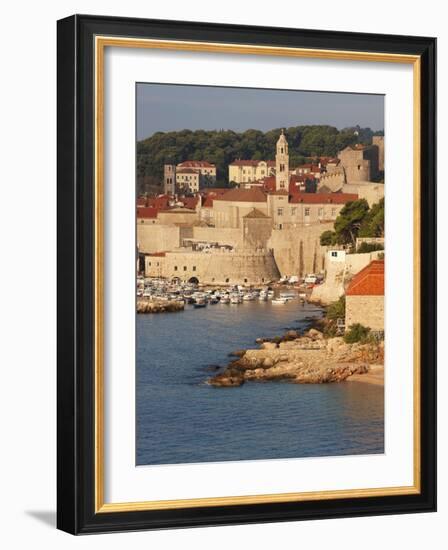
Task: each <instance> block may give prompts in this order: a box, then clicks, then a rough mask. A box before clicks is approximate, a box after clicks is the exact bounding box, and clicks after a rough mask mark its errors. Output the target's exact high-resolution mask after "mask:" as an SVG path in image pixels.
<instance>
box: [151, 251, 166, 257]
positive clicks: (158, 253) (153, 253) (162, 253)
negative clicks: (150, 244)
mask: <svg viewBox="0 0 448 550" xmlns="http://www.w3.org/2000/svg"><path fill="white" fill-rule="evenodd" d="M148 256H157V257H158V258H163V257H164V256H166V252H151V253H150V254H148Z"/></svg>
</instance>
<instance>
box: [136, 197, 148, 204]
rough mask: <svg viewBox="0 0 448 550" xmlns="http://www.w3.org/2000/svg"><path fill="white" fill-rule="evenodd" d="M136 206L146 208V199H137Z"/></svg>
mask: <svg viewBox="0 0 448 550" xmlns="http://www.w3.org/2000/svg"><path fill="white" fill-rule="evenodd" d="M137 206H147V198H146V197H138V198H137Z"/></svg>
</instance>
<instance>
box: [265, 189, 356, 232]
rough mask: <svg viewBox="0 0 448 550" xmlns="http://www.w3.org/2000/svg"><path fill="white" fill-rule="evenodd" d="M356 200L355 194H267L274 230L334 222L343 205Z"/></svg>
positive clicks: (278, 192) (279, 192)
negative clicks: (289, 195)
mask: <svg viewBox="0 0 448 550" xmlns="http://www.w3.org/2000/svg"><path fill="white" fill-rule="evenodd" d="M357 199H358V195H356V194H355V193H295V194H294V195H291V197H288V194H287V193H285V192H283V193H282V192H281V191H277V192H274V193H269V194H268V212H269V215H270V216H271V217H272V220H273V223H274V228H275V229H286V228H288V227H299V226H303V225H310V224H319V223H324V222H334V220H335V219H336V218H337V217H338V215H339V212H340V211H341V210H342V208H343V207H344V205H345V204H347V203H348V202H351V201H355V200H357Z"/></svg>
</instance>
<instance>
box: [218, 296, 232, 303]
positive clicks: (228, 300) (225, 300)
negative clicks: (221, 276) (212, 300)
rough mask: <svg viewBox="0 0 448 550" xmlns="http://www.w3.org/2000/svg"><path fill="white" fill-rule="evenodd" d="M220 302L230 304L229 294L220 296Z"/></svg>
mask: <svg viewBox="0 0 448 550" xmlns="http://www.w3.org/2000/svg"><path fill="white" fill-rule="evenodd" d="M220 303H221V304H230V296H227V295H224V296H221V300H220Z"/></svg>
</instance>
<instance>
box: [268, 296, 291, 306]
mask: <svg viewBox="0 0 448 550" xmlns="http://www.w3.org/2000/svg"><path fill="white" fill-rule="evenodd" d="M287 301H288V300H287V299H286V298H275V299H274V300H272V304H273V305H275V306H279V305H284V304H286V302H287Z"/></svg>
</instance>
